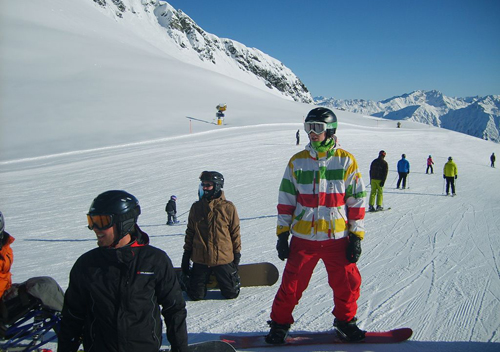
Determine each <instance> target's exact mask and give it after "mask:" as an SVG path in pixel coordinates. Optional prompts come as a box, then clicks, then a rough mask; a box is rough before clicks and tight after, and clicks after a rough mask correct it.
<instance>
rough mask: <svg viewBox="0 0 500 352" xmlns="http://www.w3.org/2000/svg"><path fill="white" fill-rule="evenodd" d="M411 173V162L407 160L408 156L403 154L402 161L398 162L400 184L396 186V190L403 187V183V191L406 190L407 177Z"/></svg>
mask: <svg viewBox="0 0 500 352" xmlns="http://www.w3.org/2000/svg"><path fill="white" fill-rule="evenodd" d="M409 173H410V162H409V161H408V160H406V155H405V154H402V155H401V160H399V161H398V174H399V179H398V183H397V185H396V188H398V189H399V186H400V185H401V181H403V189H405V188H406V177H407V176H408V174H409Z"/></svg>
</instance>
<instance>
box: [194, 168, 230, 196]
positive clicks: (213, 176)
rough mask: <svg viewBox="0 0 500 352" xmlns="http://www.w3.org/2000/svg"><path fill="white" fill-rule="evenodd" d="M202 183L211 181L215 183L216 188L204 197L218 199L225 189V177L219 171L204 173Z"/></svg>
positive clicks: (201, 176) (201, 177) (207, 192)
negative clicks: (222, 189)
mask: <svg viewBox="0 0 500 352" xmlns="http://www.w3.org/2000/svg"><path fill="white" fill-rule="evenodd" d="M200 181H202V182H203V181H210V182H213V183H214V188H213V189H212V190H210V191H206V192H205V193H204V195H203V196H204V197H205V198H208V199H211V198H214V197H217V196H218V195H219V193H220V190H221V188H223V187H224V176H222V174H221V173H220V172H217V171H203V172H202V173H201V175H200Z"/></svg>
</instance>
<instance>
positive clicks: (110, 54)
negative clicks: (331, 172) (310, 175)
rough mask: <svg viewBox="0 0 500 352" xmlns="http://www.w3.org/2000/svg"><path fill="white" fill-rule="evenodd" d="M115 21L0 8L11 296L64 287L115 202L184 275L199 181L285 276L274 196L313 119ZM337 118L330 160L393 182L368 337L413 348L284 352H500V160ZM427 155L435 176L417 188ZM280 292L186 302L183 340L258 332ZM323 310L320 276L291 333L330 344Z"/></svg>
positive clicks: (444, 135) (424, 130)
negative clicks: (389, 335) (92, 224)
mask: <svg viewBox="0 0 500 352" xmlns="http://www.w3.org/2000/svg"><path fill="white" fill-rule="evenodd" d="M108 3H109V1H108ZM108 10H109V7H106V8H103V7H101V6H100V5H98V4H95V3H94V2H93V1H87V0H72V1H67V0H44V1H43V2H42V1H30V2H28V1H19V0H9V1H4V2H3V3H2V11H0V25H1V26H2V28H1V30H0V35H1V36H2V41H1V45H2V48H1V49H2V55H0V60H1V65H0V70H1V80H0V87H1V97H2V104H1V107H0V109H1V114H0V119H1V120H0V123H1V125H0V126H1V138H0V143H1V158H0V209H1V210H2V212H3V214H4V215H5V217H6V230H7V231H8V232H9V233H10V234H12V235H13V236H14V237H15V238H16V241H15V242H14V244H13V245H12V247H13V250H14V254H15V259H14V264H13V267H12V274H13V280H14V282H21V281H24V280H26V279H27V278H29V277H33V276H42V275H49V276H52V277H54V278H55V279H56V280H57V282H59V284H60V285H61V286H62V287H63V288H64V289H66V287H67V285H68V274H69V270H70V269H71V266H72V265H73V263H74V262H75V260H76V259H77V258H78V256H79V255H81V254H82V253H84V252H85V251H88V250H89V249H91V248H94V247H95V236H94V235H93V233H92V232H91V231H89V230H88V229H87V228H86V219H85V214H86V212H87V211H88V208H89V206H90V203H91V202H92V199H93V198H94V197H95V196H96V195H97V194H99V193H101V192H103V191H105V190H109V189H125V190H127V191H129V192H131V193H132V194H134V195H135V196H137V197H138V199H139V200H140V202H141V207H142V210H143V213H142V215H141V216H140V218H139V224H140V226H141V227H142V228H143V230H145V231H146V232H147V233H149V235H150V237H151V242H152V245H154V246H157V247H159V248H162V249H164V250H166V251H167V253H168V254H169V255H170V257H171V258H172V260H173V262H174V263H175V264H176V265H180V261H181V257H182V251H183V250H182V245H183V239H184V238H183V235H184V228H183V227H182V226H176V227H167V226H165V225H164V224H165V221H166V214H165V212H164V207H165V203H166V201H167V200H168V199H169V197H170V195H172V194H175V195H177V196H178V211H179V215H180V219H181V220H184V219H186V217H187V211H188V209H189V207H190V206H191V204H192V202H194V201H195V199H196V193H197V189H198V184H199V181H198V176H199V174H200V172H201V171H202V170H207V169H210V170H218V171H220V172H221V173H222V174H223V175H224V176H225V179H226V183H225V191H226V195H227V197H228V199H230V200H231V201H233V202H234V203H235V205H236V206H237V208H238V212H239V215H240V218H241V234H242V241H243V247H242V248H243V249H242V255H243V256H242V263H252V262H257V261H270V262H273V263H274V264H275V265H277V266H278V268H279V269H280V272H282V270H283V268H284V262H282V261H280V260H279V259H278V258H277V255H276V250H275V244H276V237H275V226H276V217H275V216H276V203H277V194H278V187H279V183H280V180H281V177H282V174H283V171H284V168H285V165H286V163H287V162H288V160H289V158H290V156H291V155H292V154H293V153H295V152H297V151H299V150H300V149H301V148H302V147H303V146H304V140H305V139H306V136H305V134H304V133H303V132H302V142H301V146H299V147H297V146H295V132H296V131H297V129H301V130H302V121H303V117H304V115H305V114H306V113H307V111H309V110H310V109H311V108H312V106H310V105H306V104H300V103H297V102H293V101H290V100H287V99H283V98H282V97H280V96H277V95H276V94H274V93H273V92H270V91H269V90H263V89H260V88H258V87H256V86H255V85H253V84H250V83H248V84H247V83H242V81H241V80H238V79H231V78H228V77H227V76H226V75H222V74H219V73H216V72H214V71H212V70H207V69H205V68H203V67H202V66H199V65H194V64H192V63H189V62H188V61H189V60H187V59H186V61H182V60H180V59H179V58H178V56H177V53H175V50H179V49H177V46H176V45H174V44H172V43H171V42H170V41H169V40H165V41H164V42H159V41H154V40H151V41H147V40H145V39H144V38H146V37H148V36H147V35H144V34H147V33H150V32H149V31H150V30H149V29H146V28H145V27H144V26H143V23H142V22H137V23H136V26H135V25H133V24H131V23H128V24H127V25H125V24H124V23H123V22H120V19H119V18H115V16H114V14H113V16H111V15H109V14H108V13H106V11H108ZM136 12H137V11H136ZM137 21H139V20H137ZM159 30H163V29H162V28H160V27H159ZM141 31H144V33H143V32H141ZM150 38H153V36H150ZM155 38H157V37H155ZM169 45H170V46H171V49H169V50H167V49H165V48H166V46H169ZM4 49H8V50H4ZM170 50H171V51H170ZM169 52H173V53H175V55H173V54H172V55H170V54H169ZM181 52H182V51H181ZM220 102H226V103H227V104H228V111H227V114H226V115H227V116H226V120H225V123H226V125H223V126H218V125H216V124H214V123H213V122H214V121H213V120H214V114H215V112H216V110H215V106H216V105H217V104H218V103H220ZM337 116H338V119H339V128H338V136H339V142H340V145H341V146H342V147H344V148H345V149H346V150H348V151H350V152H352V153H353V154H354V155H355V156H356V158H357V159H358V162H359V164H360V166H361V171H362V174H363V177H364V180H365V182H368V168H369V165H370V162H371V161H372V160H373V159H374V158H375V157H376V156H377V154H378V151H379V150H380V149H384V150H386V151H387V160H388V162H389V166H390V172H389V177H388V180H387V183H386V184H387V185H386V190H385V204H386V206H391V207H392V210H390V211H388V212H384V213H378V214H367V216H366V230H367V234H366V239H365V240H364V241H363V254H362V257H361V259H360V262H359V268H360V271H361V274H362V277H363V284H362V292H361V298H360V300H359V302H358V303H359V310H358V318H359V321H360V326H361V327H362V328H364V329H368V330H385V329H390V328H393V327H400V326H408V327H411V328H412V329H414V331H415V334H414V336H413V337H412V339H411V341H409V342H406V343H403V344H398V345H392V346H389V345H382V346H376V345H366V344H361V345H349V346H347V345H343V346H337V347H338V348H337V347H335V348H331V347H328V346H316V347H315V348H309V347H298V348H293V349H287V351H288V350H289V351H292V352H294V351H297V352H306V351H307V352H310V351H331V350H333V349H335V350H340V349H341V350H345V351H350V352H355V351H356V352H357V351H359V352H361V351H367V350H369V351H376V352H382V351H384V352H386V351H389V352H395V351H408V352H409V351H412V352H413V351H445V352H452V351H453V352H457V351H458V352H465V351H467V352H468V351H470V352H472V351H478V350H480V351H484V352H489V351H498V350H499V348H500V347H499V346H500V337H499V331H500V321H499V320H498V317H497V316H498V314H497V312H498V311H499V308H500V298H499V297H500V277H499V264H498V262H499V253H498V248H499V246H500V239H499V236H498V233H499V232H500V217H498V211H499V210H500V198H499V196H498V194H499V190H500V184H499V183H498V182H495V180H497V179H498V169H493V168H490V166H489V155H490V154H491V153H492V152H495V154H496V155H499V153H500V145H498V144H494V143H490V142H487V141H482V140H479V139H477V138H473V137H470V136H466V135H463V134H459V133H456V132H452V131H449V130H445V129H439V128H435V127H431V126H428V125H423V124H419V123H415V122H412V121H407V122H404V128H402V129H397V128H396V127H395V123H394V121H391V120H385V119H381V118H376V117H363V116H361V115H358V114H354V113H350V112H346V111H337ZM186 117H190V118H186ZM402 153H406V155H407V158H408V160H409V161H410V163H411V174H410V180H409V186H410V188H409V189H407V190H405V191H400V190H396V189H394V185H395V181H396V175H397V173H396V171H395V167H396V163H397V161H398V159H399V156H400V155H401V154H402ZM428 154H432V156H433V157H434V160H435V162H436V165H435V174H434V175H426V174H425V172H424V170H425V160H426V158H427V156H428ZM450 155H452V156H453V157H454V159H455V161H456V162H457V165H458V173H459V177H458V180H457V182H458V184H457V194H458V196H457V197H454V198H450V197H445V196H443V195H442V193H443V179H442V177H441V171H442V167H443V164H444V162H445V161H446V159H447V157H448V156H450ZM277 289H278V286H277V285H275V286H273V287H262V288H246V289H243V290H242V292H241V295H240V297H238V299H236V300H231V301H226V300H222V299H221V296H220V295H219V294H218V293H217V292H211V293H210V294H209V297H208V298H209V299H208V300H206V301H200V302H188V303H187V305H188V329H189V338H190V341H192V342H196V341H204V340H209V339H216V338H218V336H219V334H222V333H237V334H249V333H264V332H265V331H266V330H267V325H266V320H267V319H268V317H269V313H270V309H271V303H272V300H273V298H274V295H275V293H276V291H277ZM332 304H333V303H332V293H331V290H330V288H329V287H328V283H327V277H326V275H325V271H324V268H323V265H322V264H319V265H318V267H317V268H316V270H315V272H314V274H313V277H312V280H311V283H310V285H309V288H308V289H307V290H306V291H305V293H304V297H303V298H302V300H301V302H300V304H299V306H298V307H297V309H296V311H295V319H296V323H295V324H294V326H293V330H292V331H301V330H303V331H316V330H321V331H325V330H330V329H331V326H332V325H331V324H332V321H333V316H332V315H331V310H332ZM164 341H165V343H166V340H164ZM51 347H54V345H53V344H52V345H51ZM261 351H263V352H264V351H276V352H278V351H283V348H282V347H271V348H266V349H262V350H261Z"/></svg>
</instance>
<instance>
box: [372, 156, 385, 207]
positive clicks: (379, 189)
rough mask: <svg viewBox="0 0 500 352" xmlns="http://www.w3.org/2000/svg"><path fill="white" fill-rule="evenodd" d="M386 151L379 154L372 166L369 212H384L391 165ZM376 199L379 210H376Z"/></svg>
mask: <svg viewBox="0 0 500 352" xmlns="http://www.w3.org/2000/svg"><path fill="white" fill-rule="evenodd" d="M385 155H386V153H385V151H383V150H381V151H380V152H379V153H378V158H377V159H375V160H373V161H372V163H371V165H370V187H371V192H370V201H369V207H368V211H379V210H384V207H383V206H382V204H383V203H384V184H385V180H386V179H387V173H388V172H389V165H388V164H387V161H385V160H384V158H385ZM375 198H376V200H377V208H376V209H375V207H374V205H375Z"/></svg>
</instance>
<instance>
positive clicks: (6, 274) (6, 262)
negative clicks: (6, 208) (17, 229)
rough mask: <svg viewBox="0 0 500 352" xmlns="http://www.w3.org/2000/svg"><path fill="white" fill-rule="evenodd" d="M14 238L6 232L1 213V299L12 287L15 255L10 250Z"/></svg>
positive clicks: (0, 213)
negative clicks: (11, 271) (11, 268)
mask: <svg viewBox="0 0 500 352" xmlns="http://www.w3.org/2000/svg"><path fill="white" fill-rule="evenodd" d="M12 242H14V237H12V236H11V235H9V234H8V233H7V231H5V219H4V217H3V214H2V212H1V211H0V297H2V296H3V293H4V292H5V291H6V290H8V289H9V288H10V287H11V286H12V275H11V273H10V267H11V266H12V262H13V261H14V253H13V252H12V248H10V245H11V243H12Z"/></svg>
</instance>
